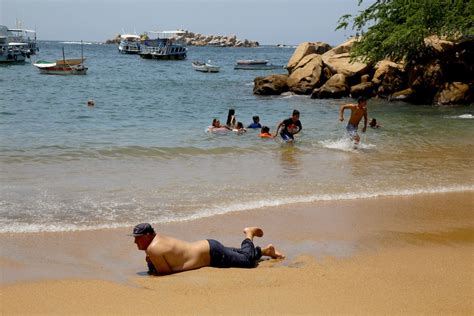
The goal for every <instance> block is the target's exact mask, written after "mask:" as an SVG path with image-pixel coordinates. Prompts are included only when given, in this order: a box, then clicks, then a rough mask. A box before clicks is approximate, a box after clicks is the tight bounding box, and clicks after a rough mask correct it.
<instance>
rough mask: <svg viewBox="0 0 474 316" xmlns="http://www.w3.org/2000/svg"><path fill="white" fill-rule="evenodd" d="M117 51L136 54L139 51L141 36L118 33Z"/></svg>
mask: <svg viewBox="0 0 474 316" xmlns="http://www.w3.org/2000/svg"><path fill="white" fill-rule="evenodd" d="M120 38H121V40H120V44H119V47H118V50H119V53H122V54H138V53H140V46H141V45H140V41H141V38H140V36H138V35H133V34H122V35H120Z"/></svg>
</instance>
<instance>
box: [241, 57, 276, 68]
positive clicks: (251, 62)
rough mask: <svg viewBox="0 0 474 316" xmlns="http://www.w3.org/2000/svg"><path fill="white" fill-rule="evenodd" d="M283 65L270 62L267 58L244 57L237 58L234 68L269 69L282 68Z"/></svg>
mask: <svg viewBox="0 0 474 316" xmlns="http://www.w3.org/2000/svg"><path fill="white" fill-rule="evenodd" d="M281 68H283V65H273V64H269V63H268V60H266V59H242V60H237V62H236V64H235V66H234V69H243V70H268V69H281Z"/></svg>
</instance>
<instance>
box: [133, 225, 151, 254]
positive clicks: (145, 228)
mask: <svg viewBox="0 0 474 316" xmlns="http://www.w3.org/2000/svg"><path fill="white" fill-rule="evenodd" d="M155 235H156V233H155V230H154V229H153V227H152V226H151V225H150V224H148V223H141V224H138V225H137V226H135V227H134V228H133V233H132V236H133V237H135V243H136V244H137V248H138V250H146V249H147V248H148V246H149V245H150V243H151V242H152V241H153V238H155Z"/></svg>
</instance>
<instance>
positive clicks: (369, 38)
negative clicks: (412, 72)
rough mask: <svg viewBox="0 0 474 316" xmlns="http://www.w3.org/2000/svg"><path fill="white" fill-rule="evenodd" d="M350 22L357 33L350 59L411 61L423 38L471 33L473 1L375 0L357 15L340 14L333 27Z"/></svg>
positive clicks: (473, 30)
mask: <svg viewBox="0 0 474 316" xmlns="http://www.w3.org/2000/svg"><path fill="white" fill-rule="evenodd" d="M362 2H363V0H359V3H358V5H359V6H360V5H361V4H362ZM350 25H352V27H351V28H352V30H354V31H355V32H356V34H355V35H356V36H360V37H359V41H358V42H357V43H356V44H355V45H354V47H353V49H352V51H351V55H352V57H353V58H357V59H361V60H363V61H365V62H377V61H379V60H382V59H385V58H388V59H391V60H393V61H400V60H405V61H413V60H416V59H417V58H419V57H422V56H421V54H422V52H423V51H424V48H425V42H424V39H425V38H426V37H429V36H432V35H436V36H439V37H442V38H445V39H448V40H456V39H459V38H461V37H464V36H474V1H473V0H376V1H375V2H374V3H373V4H372V5H370V6H369V7H368V8H367V9H365V10H362V11H359V13H358V15H351V14H346V15H343V16H341V17H340V18H339V21H338V26H337V28H336V30H337V29H347V28H348V27H349V26H350Z"/></svg>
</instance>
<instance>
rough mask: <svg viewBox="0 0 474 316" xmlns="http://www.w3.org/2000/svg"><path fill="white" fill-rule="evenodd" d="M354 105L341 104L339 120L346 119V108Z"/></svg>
mask: <svg viewBox="0 0 474 316" xmlns="http://www.w3.org/2000/svg"><path fill="white" fill-rule="evenodd" d="M353 107H354V104H346V105H341V108H340V109H339V121H341V122H342V121H344V110H345V109H351V110H352V108H353Z"/></svg>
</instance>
